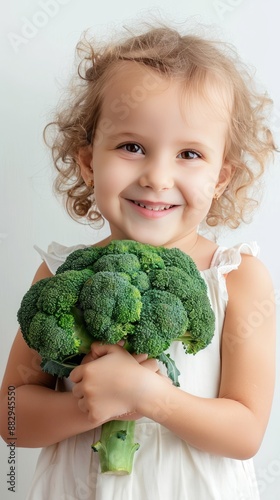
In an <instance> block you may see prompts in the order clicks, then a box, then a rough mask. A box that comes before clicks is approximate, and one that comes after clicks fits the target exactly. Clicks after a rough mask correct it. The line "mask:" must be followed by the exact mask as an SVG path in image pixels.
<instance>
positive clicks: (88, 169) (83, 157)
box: [76, 146, 93, 187]
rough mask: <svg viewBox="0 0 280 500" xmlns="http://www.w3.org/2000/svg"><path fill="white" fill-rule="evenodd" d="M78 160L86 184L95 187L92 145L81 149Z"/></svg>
mask: <svg viewBox="0 0 280 500" xmlns="http://www.w3.org/2000/svg"><path fill="white" fill-rule="evenodd" d="M76 162H77V164H78V165H79V167H80V169H81V176H82V178H83V179H84V181H85V184H86V185H87V186H89V187H93V168H92V146H85V147H84V148H81V149H79V152H78V154H77V156H76Z"/></svg>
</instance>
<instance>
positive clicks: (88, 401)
mask: <svg viewBox="0 0 280 500" xmlns="http://www.w3.org/2000/svg"><path fill="white" fill-rule="evenodd" d="M158 371H159V368H158V364H157V361H156V360H155V359H147V355H146V354H138V355H131V354H129V353H128V352H127V351H126V350H125V349H123V348H122V347H121V346H120V345H104V344H100V343H97V342H95V343H93V344H92V346H91V352H90V353H89V354H87V355H86V356H85V358H84V359H83V363H82V364H81V365H80V366H78V367H76V368H75V369H74V370H73V371H72V372H71V374H70V380H71V381H72V382H74V383H75V386H74V387H73V390H72V392H73V395H74V396H75V397H76V398H77V399H78V406H79V408H80V409H81V410H82V411H83V412H85V413H88V418H89V420H90V421H92V422H93V423H94V424H95V425H96V426H97V425H100V424H102V423H104V422H105V421H107V420H112V419H113V418H116V417H119V418H121V419H122V420H123V419H124V418H123V417H125V416H126V417H127V418H128V419H129V420H134V419H136V418H139V415H138V414H136V413H135V409H136V407H137V401H138V400H139V398H140V397H141V394H142V393H143V391H144V390H145V386H146V384H149V383H152V377H153V376H154V374H155V373H156V372H158ZM127 414H129V415H127Z"/></svg>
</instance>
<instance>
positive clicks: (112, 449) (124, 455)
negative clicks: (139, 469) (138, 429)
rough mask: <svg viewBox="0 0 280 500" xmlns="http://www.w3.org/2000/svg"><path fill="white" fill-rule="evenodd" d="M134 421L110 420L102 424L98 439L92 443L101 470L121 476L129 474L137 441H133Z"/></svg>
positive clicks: (137, 444)
mask: <svg viewBox="0 0 280 500" xmlns="http://www.w3.org/2000/svg"><path fill="white" fill-rule="evenodd" d="M134 431H135V421H133V420H112V421H111V422H106V424H103V425H102V429H101V436H100V440H99V441H98V442H97V443H95V444H93V445H92V449H93V451H97V452H98V454H99V460H100V467H101V472H102V473H103V474H115V475H117V476H123V475H126V474H130V473H131V471H132V467H133V458H134V453H135V452H136V451H137V450H138V449H139V446H140V445H139V443H134Z"/></svg>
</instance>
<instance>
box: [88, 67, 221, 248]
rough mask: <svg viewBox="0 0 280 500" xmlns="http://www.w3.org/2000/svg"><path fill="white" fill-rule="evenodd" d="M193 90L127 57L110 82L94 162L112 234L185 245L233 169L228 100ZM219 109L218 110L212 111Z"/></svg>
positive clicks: (211, 92)
mask: <svg viewBox="0 0 280 500" xmlns="http://www.w3.org/2000/svg"><path fill="white" fill-rule="evenodd" d="M208 94H209V100H208V101H207V100H206V99H205V97H191V98H189V99H188V96H187V95H185V94H184V93H183V91H182V85H181V84H180V83H179V82H178V81H174V80H173V81H172V80H167V79H166V78H162V77H159V76H158V75H157V74H156V73H155V72H154V71H152V70H147V69H146V68H143V67H141V66H140V65H135V64H134V63H131V62H127V63H124V64H123V65H122V68H121V71H120V72H119V73H118V74H117V75H116V76H115V77H114V78H113V79H112V80H111V81H110V84H109V86H108V89H107V90H106V92H105V95H104V102H103V106H102V113H101V117H100V120H99V124H98V127H97V130H96V134H95V140H94V143H93V150H92V161H91V167H92V170H93V176H94V189H95V197H96V203H97V207H98V209H99V210H100V212H101V213H102V215H103V216H104V217H105V219H107V221H108V222H109V224H110V228H111V232H112V239H134V240H138V241H140V242H142V243H149V244H152V245H164V246H168V247H173V246H178V247H180V248H187V247H188V246H189V245H191V242H192V241H194V237H196V234H197V229H198V225H199V224H200V222H201V221H203V219H204V218H205V216H206V214H207V213H208V211H209V208H210V206H211V203H212V199H213V196H214V194H215V192H219V193H220V194H221V192H222V191H223V189H224V187H225V186H226V184H227V182H228V178H229V176H230V167H229V166H228V165H224V163H223V157H224V149H225V141H226V134H227V120H226V118H227V116H226V113H225V110H224V112H223V113H221V109H222V106H224V104H223V102H224V101H223V100H222V97H221V96H217V91H216V92H215V89H214V88H213V89H212V88H209V92H208ZM215 110H216V111H215Z"/></svg>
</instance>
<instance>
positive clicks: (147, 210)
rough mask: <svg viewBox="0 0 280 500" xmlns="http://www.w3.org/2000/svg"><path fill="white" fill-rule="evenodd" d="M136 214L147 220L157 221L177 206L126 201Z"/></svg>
mask: <svg viewBox="0 0 280 500" xmlns="http://www.w3.org/2000/svg"><path fill="white" fill-rule="evenodd" d="M128 201H129V202H130V203H131V204H132V205H133V207H134V208H135V210H136V211H137V213H139V214H141V215H144V216H145V217H146V218H148V219H158V218H160V217H164V216H166V215H168V214H170V213H171V212H173V210H175V208H176V207H177V205H168V204H166V203H156V202H151V201H134V200H128Z"/></svg>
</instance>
